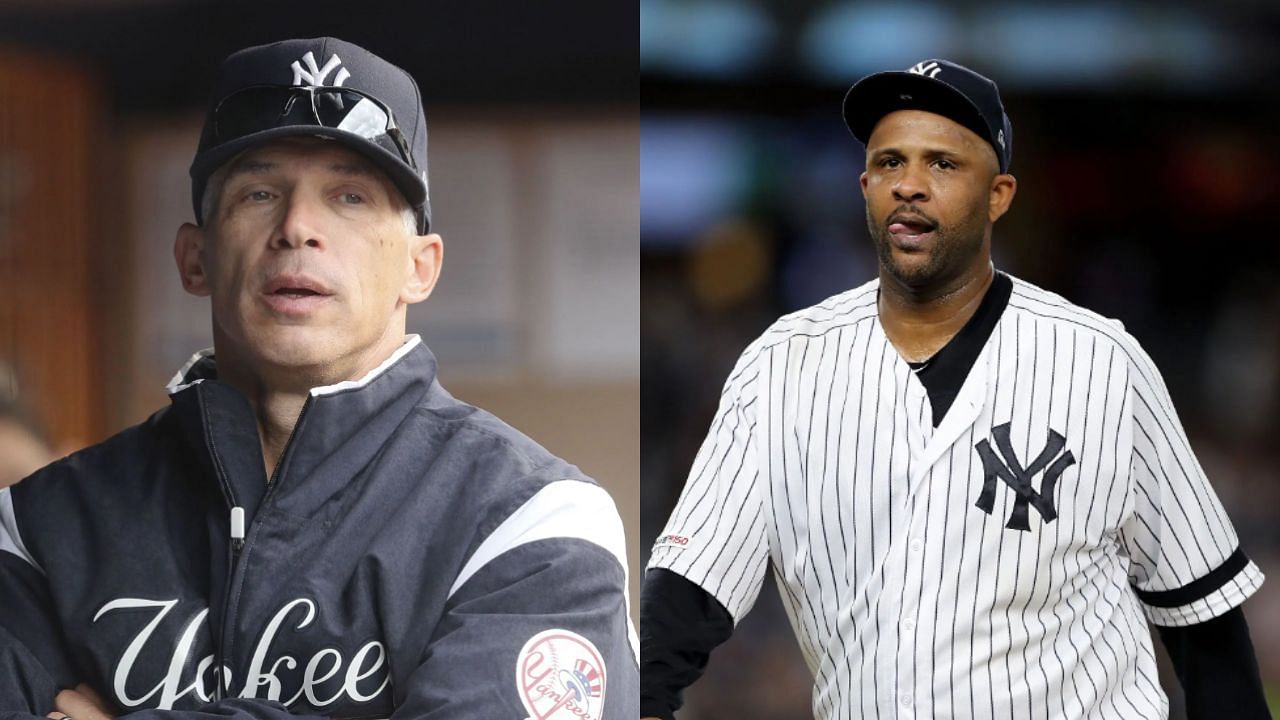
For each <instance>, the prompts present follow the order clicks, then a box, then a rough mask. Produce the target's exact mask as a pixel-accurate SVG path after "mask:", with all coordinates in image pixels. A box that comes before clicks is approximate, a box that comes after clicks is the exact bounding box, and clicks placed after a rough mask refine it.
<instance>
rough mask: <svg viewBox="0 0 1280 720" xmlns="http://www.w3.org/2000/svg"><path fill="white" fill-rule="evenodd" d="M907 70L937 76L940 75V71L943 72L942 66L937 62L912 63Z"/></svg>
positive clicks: (917, 73)
mask: <svg viewBox="0 0 1280 720" xmlns="http://www.w3.org/2000/svg"><path fill="white" fill-rule="evenodd" d="M907 72H909V73H915V74H916V75H926V76H928V77H930V78H936V77H938V73H940V72H942V66H940V65H938V63H936V62H927V63H926V62H918V63H916V64H915V65H912V66H911V68H910V69H909V70H907Z"/></svg>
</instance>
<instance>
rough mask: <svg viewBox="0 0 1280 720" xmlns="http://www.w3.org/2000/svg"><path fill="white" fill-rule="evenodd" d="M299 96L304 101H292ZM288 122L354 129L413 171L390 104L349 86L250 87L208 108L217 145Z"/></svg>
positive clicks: (289, 123)
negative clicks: (396, 157) (212, 107)
mask: <svg viewBox="0 0 1280 720" xmlns="http://www.w3.org/2000/svg"><path fill="white" fill-rule="evenodd" d="M303 98H305V99H306V102H298V100H300V99H303ZM288 125H319V126H321V127H327V128H334V129H337V130H345V131H347V132H351V133H355V134H356V135H359V136H360V137H362V138H364V139H366V140H368V141H370V142H372V143H374V144H375V145H378V146H379V147H381V148H383V149H384V150H387V151H388V152H391V153H394V154H396V155H399V156H400V158H401V159H402V160H404V161H405V163H407V164H408V165H409V167H411V168H413V169H414V170H417V169H418V165H417V163H415V162H414V161H413V153H411V152H410V151H409V143H408V142H407V141H406V140H405V138H404V133H402V132H400V128H399V127H397V126H396V120H395V115H394V114H393V113H392V112H391V108H390V107H387V104H386V103H384V102H382V101H381V100H379V99H378V98H376V97H374V96H372V95H369V94H368V93H364V92H361V91H359V90H355V89H353V88H343V87H315V86H308V85H250V86H248V87H244V88H241V89H239V90H237V91H235V92H233V93H231V94H230V95H228V96H226V97H225V98H223V99H222V101H221V102H219V103H218V105H217V107H215V108H214V109H213V134H214V139H215V142H216V143H217V144H221V143H224V142H227V141H229V140H235V139H236V138H241V137H245V136H246V135H251V134H253V133H256V132H261V131H263V130H269V129H271V128H275V127H285V126H288Z"/></svg>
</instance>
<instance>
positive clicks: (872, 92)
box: [843, 71, 999, 156]
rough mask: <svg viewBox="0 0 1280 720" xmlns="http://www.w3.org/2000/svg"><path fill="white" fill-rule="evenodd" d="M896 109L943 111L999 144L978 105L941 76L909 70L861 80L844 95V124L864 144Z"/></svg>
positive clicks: (877, 74) (879, 74) (947, 115)
mask: <svg viewBox="0 0 1280 720" xmlns="http://www.w3.org/2000/svg"><path fill="white" fill-rule="evenodd" d="M897 110H924V111H926V112H931V113H935V114H937V115H942V116H943V117H946V118H950V119H951V120H954V121H955V122H957V123H959V124H960V125H963V126H964V127H966V128H968V129H970V130H972V131H973V132H975V133H977V135H978V136H979V137H981V138H982V139H983V140H986V141H987V142H988V143H989V144H991V145H992V147H994V146H995V144H996V143H995V140H996V138H995V136H994V135H993V133H992V130H991V128H989V127H987V123H986V120H985V119H984V118H983V116H982V113H981V112H980V111H979V110H978V106H977V105H975V104H974V103H973V101H971V100H970V99H969V98H968V97H966V96H965V95H964V94H963V93H961V92H960V91H959V90H957V89H955V88H954V87H952V86H950V85H948V84H947V83H945V82H943V81H941V80H935V79H933V78H930V77H927V76H925V75H918V74H916V73H910V72H896V71H894V72H882V73H876V74H874V75H868V76H867V77H865V78H863V79H862V80H859V81H858V82H857V83H856V84H854V86H853V87H851V88H849V92H848V93H846V94H845V96H844V106H843V113H844V122H845V125H847V126H848V127H849V132H851V133H853V136H854V137H855V138H857V139H858V140H860V141H861V142H862V143H863V144H864V145H865V144H866V143H867V141H868V140H869V139H870V138H871V132H872V131H873V130H874V129H875V126H876V123H878V122H880V120H881V118H883V117H884V116H885V115H888V114H889V113H891V112H895V111H897ZM997 156H999V153H998V152H997Z"/></svg>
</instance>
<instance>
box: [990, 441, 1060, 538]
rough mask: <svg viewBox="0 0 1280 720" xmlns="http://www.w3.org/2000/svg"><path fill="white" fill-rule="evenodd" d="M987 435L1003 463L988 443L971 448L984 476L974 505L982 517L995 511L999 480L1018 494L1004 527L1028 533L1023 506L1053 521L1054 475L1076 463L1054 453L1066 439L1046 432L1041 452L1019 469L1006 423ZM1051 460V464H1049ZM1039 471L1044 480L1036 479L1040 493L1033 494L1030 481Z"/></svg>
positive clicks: (1056, 476)
mask: <svg viewBox="0 0 1280 720" xmlns="http://www.w3.org/2000/svg"><path fill="white" fill-rule="evenodd" d="M991 436H992V437H993V438H995V440H996V447H997V448H999V449H1000V453H1001V454H1002V455H1004V460H1001V459H1000V457H999V456H997V455H996V452H995V450H992V449H991V443H989V442H987V441H986V440H982V441H981V442H979V443H978V444H977V445H976V446H974V447H975V449H977V451H978V455H979V456H980V457H981V458H982V471H983V473H984V474H985V477H984V478H983V481H982V492H981V494H979V495H978V502H976V503H974V505H975V506H976V507H977V508H978V509H980V510H982V511H983V512H985V513H986V514H988V515H990V514H991V511H992V510H993V509H994V508H995V500H996V478H999V479H1001V480H1003V481H1004V483H1005V484H1006V485H1008V486H1009V487H1010V488H1011V489H1012V490H1013V491H1014V492H1015V493H1017V495H1018V499H1017V500H1015V501H1014V503H1013V512H1012V513H1010V514H1009V522H1008V523H1007V524H1006V525H1005V527H1006V528H1008V529H1010V530H1025V531H1030V530H1031V525H1030V524H1029V523H1028V522H1027V505H1031V506H1032V507H1034V508H1035V509H1036V512H1038V513H1040V517H1042V518H1044V521H1045V522H1046V523H1051V522H1053V521H1054V519H1055V518H1057V517H1058V511H1057V510H1056V509H1055V508H1054V507H1053V488H1054V485H1056V484H1057V482H1058V476H1060V475H1062V471H1064V470H1066V469H1067V468H1069V467H1071V466H1072V465H1074V464H1075V463H1076V458H1075V456H1074V455H1072V454H1071V451H1070V450H1068V451H1066V452H1063V453H1062V454H1061V455H1059V454H1058V453H1060V452H1062V447H1063V446H1064V445H1066V444H1067V441H1066V438H1064V437H1062V436H1061V435H1059V434H1058V433H1057V432H1055V431H1054V430H1053V429H1050V430H1049V440H1048V441H1047V442H1046V443H1045V445H1044V449H1043V450H1041V451H1040V454H1039V455H1037V456H1036V459H1035V461H1034V462H1032V463H1031V464H1030V465H1028V466H1027V467H1026V469H1023V467H1022V463H1021V462H1020V461H1019V460H1018V454H1017V453H1015V452H1014V451H1013V443H1011V442H1010V441H1009V423H1005V424H1003V425H997V426H996V427H994V428H992V429H991ZM1055 457H1056V458H1057V459H1056V460H1055V459H1054V458H1055ZM1051 460H1052V461H1053V464H1052V465H1050V464H1049V461H1051ZM1046 468H1047V469H1046ZM1041 470H1044V478H1043V479H1041V480H1040V492H1036V491H1035V490H1033V489H1032V488H1031V478H1033V477H1035V475H1036V473H1039V472H1040V471H1041Z"/></svg>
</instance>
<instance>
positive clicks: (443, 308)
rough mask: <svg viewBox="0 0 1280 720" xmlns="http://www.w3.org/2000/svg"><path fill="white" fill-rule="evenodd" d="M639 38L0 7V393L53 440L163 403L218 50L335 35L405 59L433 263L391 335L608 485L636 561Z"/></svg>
mask: <svg viewBox="0 0 1280 720" xmlns="http://www.w3.org/2000/svg"><path fill="white" fill-rule="evenodd" d="M636 27H637V20H636V16H635V11H634V8H627V7H617V6H613V5H609V4H606V3H595V2H591V1H590V0H553V1H552V2H545V3H529V4H525V3H508V2H497V1H493V0H479V1H477V2H469V3H403V2H392V1H390V0H363V1H362V2H358V3H351V2H337V1H334V0H306V1H305V2H302V1H298V0H281V1H277V2H257V1H252V2H250V1H246V0H230V1H225V2H214V1H212V0H168V1H161V0H17V1H15V0H4V1H3V2H0V396H7V397H13V396H17V398H18V399H19V401H20V402H21V403H22V404H24V405H26V406H29V407H30V408H31V410H32V411H33V414H34V415H35V416H36V417H37V419H38V421H39V422H40V423H41V424H43V425H45V426H46V427H47V429H48V431H49V432H48V434H49V435H50V436H51V438H52V440H53V442H54V443H55V444H56V445H57V447H58V450H59V452H62V453H65V452H68V451H70V450H73V449H76V448H79V447H81V446H84V445H86V444H89V443H93V442H96V441H98V440H100V439H103V438H104V437H106V436H108V435H110V434H112V433H114V432H116V431H118V430H120V429H122V428H123V427H125V426H127V425H130V424H133V423H136V422H139V421H141V420H142V419H144V418H145V417H146V416H147V415H149V414H150V413H151V412H152V411H154V410H155V409H157V408H159V407H162V406H163V405H165V404H166V403H167V399H166V398H165V395H164V390H163V388H164V385H165V383H167V382H168V380H169V378H170V376H172V374H173V373H174V371H175V370H176V369H177V368H178V367H180V366H181V365H182V363H183V362H184V361H185V359H186V358H187V357H189V355H190V354H191V353H192V352H194V351H195V350H198V349H200V348H202V347H206V346H208V345H209V344H210V343H211V340H210V330H209V319H208V306H207V304H206V301H204V300H202V299H198V298H194V297H190V296H188V295H186V294H185V293H184V292H183V291H182V289H181V287H180V285H179V283H178V278H177V275H176V272H175V270H174V268H173V261H172V253H171V247H172V243H173V238H174V234H175V232H176V230H177V228H178V226H179V225H180V224H181V223H182V222H184V221H188V220H190V219H191V217H192V210H191V206H190V196H189V193H190V189H189V188H190V183H189V179H188V176H187V167H188V165H189V163H190V161H191V157H192V155H193V154H194V151H195V146H196V141H197V138H198V134H199V128H200V123H201V121H202V116H203V106H204V103H205V100H206V93H207V92H208V91H209V88H210V84H211V81H212V77H213V74H214V71H215V69H216V67H217V64H218V63H220V62H221V60H222V59H223V58H224V57H225V56H226V55H227V54H229V53H230V52H232V51H234V50H236V49H239V48H241V47H246V46H249V45H254V44H259V43H263V42H269V41H273V40H277V39H283V38H288V37H307V36H315V35H337V36H340V37H342V38H344V39H347V40H350V41H353V42H356V43H358V44H361V45H364V46H365V47H368V48H369V49H371V50H372V51H374V52H375V53H378V54H379V55H381V56H383V57H385V58H387V59H389V60H391V61H392V62H395V63H397V64H399V65H401V66H402V67H404V68H406V69H407V70H409V71H410V73H411V74H413V75H414V77H415V78H416V79H417V81H418V83H419V86H420V88H421V90H422V94H423V98H424V104H425V106H426V109H427V118H428V123H429V127H430V143H429V165H430V175H431V194H432V206H433V210H434V218H433V224H432V229H433V231H437V232H440V233H441V234H442V235H443V237H444V238H445V243H446V253H445V259H446V262H445V265H444V272H443V275H442V278H441V281H440V283H439V285H438V287H437V288H436V292H435V294H434V295H433V296H432V298H431V299H430V300H428V301H427V302H426V303H424V304H422V305H419V306H416V307H415V308H413V310H412V311H411V312H410V315H409V324H410V326H411V331H413V332H419V333H421V334H422V335H423V338H424V339H425V341H426V342H427V344H428V345H430V346H431V348H432V349H433V350H434V351H435V352H436V354H437V355H438V356H439V358H440V361H441V377H442V379H443V382H444V383H445V385H446V386H447V387H448V388H449V389H450V390H451V391H452V392H453V393H454V394H455V395H457V396H459V397H461V398H463V399H465V400H468V401H470V402H473V403H475V404H478V405H481V406H483V407H485V408H487V409H490V410H492V411H494V412H495V413H497V414H498V415H499V416H501V417H503V418H504V419H506V420H507V421H509V422H511V423H512V424H513V425H515V426H517V427H519V428H521V429H522V430H524V431H525V432H527V433H529V434H530V435H532V436H533V437H534V438H535V439H537V440H539V441H541V442H542V443H543V444H544V445H546V446H548V447H549V448H550V449H551V450H553V451H554V452H557V453H558V454H560V455H562V456H564V457H565V458H567V459H569V460H570V461H571V462H574V463H576V464H578V465H579V466H581V467H582V468H583V469H584V470H586V471H587V472H588V473H589V474H591V475H593V476H594V477H596V478H598V479H599V480H600V481H601V482H602V483H603V484H604V485H605V486H606V487H608V488H609V489H610V491H611V492H612V493H613V496H614V497H615V499H616V500H617V502H618V505H619V509H620V510H621V512H622V514H623V517H624V519H625V523H626V525H627V529H628V533H629V540H630V548H629V552H630V555H631V558H632V559H633V560H634V559H635V558H636V557H637V556H638V554H639V545H638V516H639V509H638V508H639V502H640V500H639V494H640V491H639V469H638V468H639V464H640V461H639V457H640V446H639V414H640V413H639V404H640V370H639V362H638V357H639V285H640V273H639V268H638V263H637V258H636V232H637V230H636V228H637V227H638V225H639V209H638V200H637V198H638V190H637V182H638V177H639V155H638V153H639V151H638V146H639V119H638V115H637V102H636V95H637V83H638V79H637V74H636ZM632 574H633V576H634V575H635V573H634V572H633V573H632ZM632 579H633V586H634V584H635V578H634V577H633V578H632ZM633 592H634V591H633ZM633 605H634V603H633Z"/></svg>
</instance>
